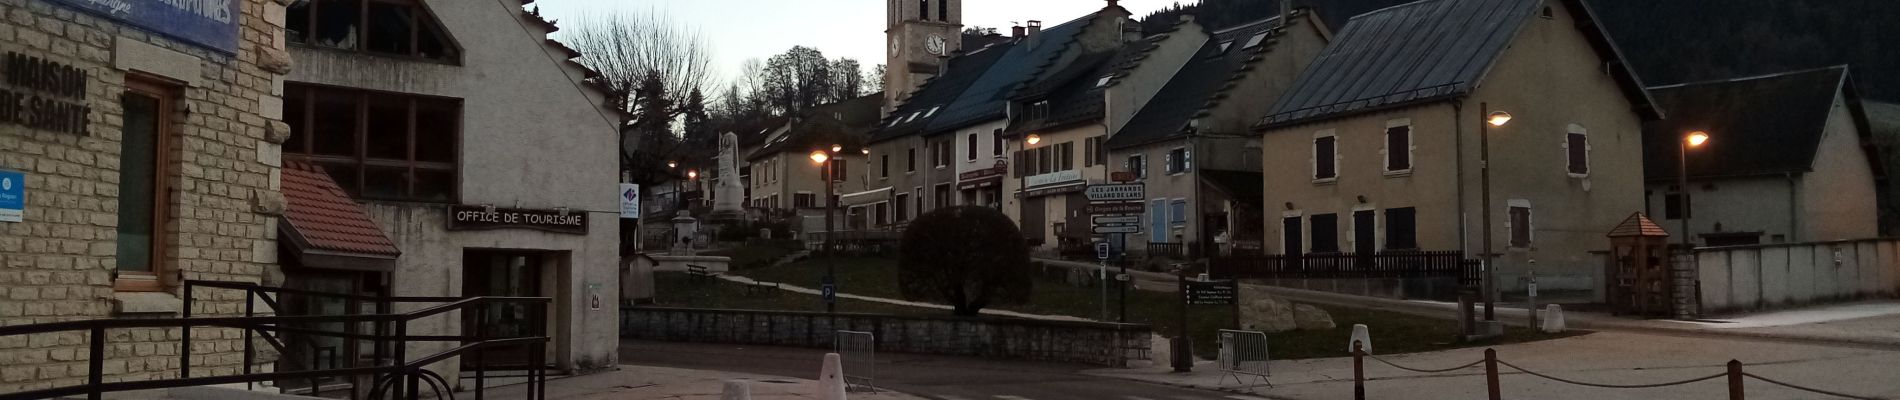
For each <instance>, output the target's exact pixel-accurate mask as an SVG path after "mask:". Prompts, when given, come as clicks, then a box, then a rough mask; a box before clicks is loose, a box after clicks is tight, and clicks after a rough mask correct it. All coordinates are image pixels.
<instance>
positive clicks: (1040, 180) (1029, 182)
mask: <svg viewBox="0 0 1900 400" xmlns="http://www.w3.org/2000/svg"><path fill="white" fill-rule="evenodd" d="M1024 180H1025V181H1026V182H1025V183H1024V184H1025V185H1026V186H1028V187H1037V186H1047V185H1054V184H1058V183H1067V182H1072V181H1079V180H1082V170H1079V169H1072V170H1068V171H1056V172H1050V173H1047V174H1042V175H1036V176H1031V177H1028V178H1025V179H1024Z"/></svg>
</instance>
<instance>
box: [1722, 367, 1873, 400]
mask: <svg viewBox="0 0 1900 400" xmlns="http://www.w3.org/2000/svg"><path fill="white" fill-rule="evenodd" d="M1742 376H1746V377H1750V378H1755V379H1760V380H1761V381H1762V382H1768V383H1773V384H1776V385H1781V386H1784V387H1787V388H1790V389H1797V390H1804V391H1808V392H1814V393H1820V394H1825V395H1829V396H1834V397H1842V398H1849V399H1855V400H1881V399H1879V398H1875V397H1861V396H1855V395H1851V394H1846V393H1840V392H1830V391H1826V390H1821V389H1815V388H1811V387H1806V386H1800V385H1795V384H1791V383H1787V382H1782V381H1777V380H1773V379H1768V378H1764V377H1762V376H1761V375H1755V374H1751V373H1747V372H1743V373H1742Z"/></svg>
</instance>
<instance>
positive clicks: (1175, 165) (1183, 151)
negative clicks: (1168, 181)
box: [1168, 147, 1190, 175]
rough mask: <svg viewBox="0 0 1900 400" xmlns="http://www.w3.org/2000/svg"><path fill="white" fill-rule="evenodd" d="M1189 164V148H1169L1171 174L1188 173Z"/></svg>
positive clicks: (1169, 172)
mask: <svg viewBox="0 0 1900 400" xmlns="http://www.w3.org/2000/svg"><path fill="white" fill-rule="evenodd" d="M1189 164H1190V162H1189V161H1188V152H1187V148H1183V147H1176V148H1174V149H1173V150H1168V174H1169V175H1174V174H1181V173H1186V172H1187V170H1188V166H1189Z"/></svg>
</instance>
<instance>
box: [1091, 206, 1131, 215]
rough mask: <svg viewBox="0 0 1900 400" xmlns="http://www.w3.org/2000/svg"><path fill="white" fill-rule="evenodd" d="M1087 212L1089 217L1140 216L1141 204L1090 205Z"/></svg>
mask: <svg viewBox="0 0 1900 400" xmlns="http://www.w3.org/2000/svg"><path fill="white" fill-rule="evenodd" d="M1088 211H1089V214H1090V215H1104V214H1140V213H1141V211H1142V209H1141V203H1118V204H1090V205H1088Z"/></svg>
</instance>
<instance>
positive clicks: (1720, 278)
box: [1696, 239, 1900, 314]
mask: <svg viewBox="0 0 1900 400" xmlns="http://www.w3.org/2000/svg"><path fill="white" fill-rule="evenodd" d="M1696 269H1697V275H1698V279H1699V280H1700V285H1701V293H1702V295H1701V299H1700V300H1701V302H1702V307H1703V312H1704V313H1714V314H1719V313H1724V312H1738V311H1750V310H1760V309H1766V308H1774V307H1783V306H1789V305H1797V304H1806V303H1819V302H1831V301H1844V300H1853V299H1859V298H1864V297H1873V296H1892V295H1894V294H1896V292H1900V239H1870V240H1854V241H1841V242H1820V243H1791V244H1774V245H1759V246H1734V247H1715V248H1701V249H1696Z"/></svg>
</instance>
